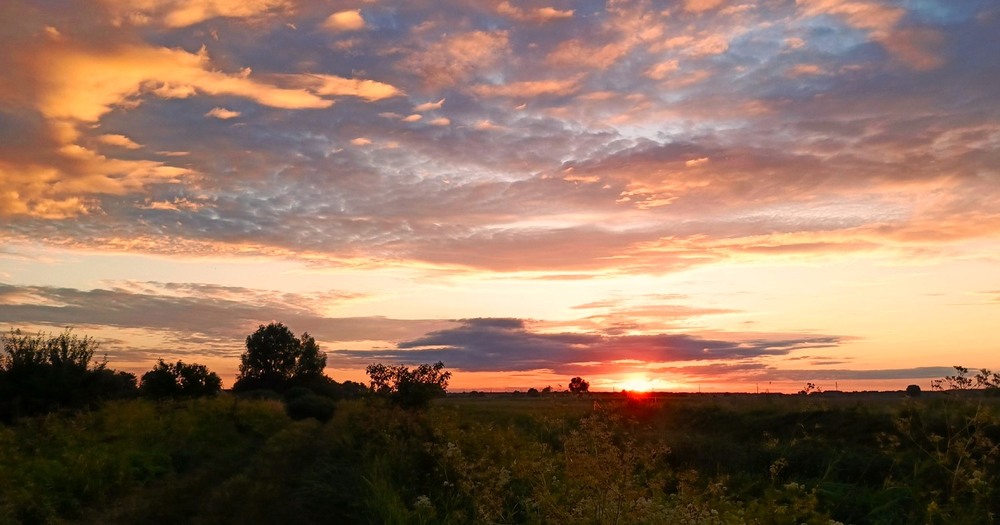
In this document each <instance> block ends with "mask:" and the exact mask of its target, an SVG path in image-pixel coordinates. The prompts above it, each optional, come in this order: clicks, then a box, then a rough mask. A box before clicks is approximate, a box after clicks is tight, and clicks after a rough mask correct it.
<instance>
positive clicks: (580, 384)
mask: <svg viewBox="0 0 1000 525" xmlns="http://www.w3.org/2000/svg"><path fill="white" fill-rule="evenodd" d="M589 390H590V383H588V382H587V381H585V380H584V379H583V378H582V377H574V378H573V379H570V380H569V391H570V392H573V393H578V394H579V393H583V392H587V391H589Z"/></svg>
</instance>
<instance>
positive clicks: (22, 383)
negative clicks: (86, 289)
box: [0, 330, 135, 419]
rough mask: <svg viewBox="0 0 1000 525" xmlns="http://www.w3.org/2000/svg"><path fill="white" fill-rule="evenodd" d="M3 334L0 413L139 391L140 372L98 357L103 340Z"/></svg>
mask: <svg viewBox="0 0 1000 525" xmlns="http://www.w3.org/2000/svg"><path fill="white" fill-rule="evenodd" d="M0 340H2V345H0V347H2V349H0V400H2V401H0V418H3V419H11V418H15V417H18V416H22V415H25V416H27V415H34V414H43V413H46V412H50V411H52V410H56V409H59V408H81V407H89V406H93V405H94V404H96V403H98V402H100V401H103V400H106V399H111V398H115V397H127V396H129V395H131V394H132V393H134V392H135V376H133V375H132V374H127V373H124V372H115V371H113V370H109V369H107V368H106V363H105V362H101V363H97V364H95V363H93V362H92V361H93V358H94V353H95V352H96V351H97V349H98V346H99V345H98V343H97V342H96V341H95V340H94V339H93V338H91V337H78V336H77V335H76V334H73V333H72V332H71V331H69V330H67V331H65V332H63V333H61V334H59V335H55V336H53V335H43V334H41V333H38V334H36V335H28V334H23V333H21V331H20V330H11V331H10V332H9V333H8V334H5V335H0Z"/></svg>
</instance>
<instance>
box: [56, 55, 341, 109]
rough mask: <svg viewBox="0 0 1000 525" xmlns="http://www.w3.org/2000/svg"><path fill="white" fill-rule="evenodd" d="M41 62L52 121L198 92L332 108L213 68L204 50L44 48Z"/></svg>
mask: <svg viewBox="0 0 1000 525" xmlns="http://www.w3.org/2000/svg"><path fill="white" fill-rule="evenodd" d="M39 58H40V61H39V62H38V64H39V65H38V66H36V67H37V68H38V69H37V74H38V76H39V83H40V85H41V92H40V93H39V96H38V98H39V110H40V111H41V112H42V113H43V114H44V115H45V116H47V117H48V118H52V119H69V120H73V121H80V122H96V121H98V120H99V119H100V118H101V117H102V116H103V115H104V114H106V113H108V112H110V111H112V109H114V108H115V107H120V106H126V107H128V106H132V107H134V106H135V105H136V104H137V102H138V100H139V99H138V97H140V96H142V95H155V96H157V97H161V98H167V99H170V98H188V97H191V96H194V95H195V94H198V93H203V94H207V95H234V96H239V97H245V98H249V99H251V100H254V101H255V102H257V103H259V104H263V105H265V106H271V107H275V108H284V109H315V108H326V107H330V105H331V104H332V102H331V101H329V100H325V99H323V98H320V97H319V96H317V95H316V94H313V93H310V92H308V91H306V90H303V89H284V88H279V87H276V86H273V85H269V84H266V83H262V82H257V81H255V80H253V79H251V78H250V77H249V75H247V74H225V73H222V72H220V71H217V70H214V69H213V68H212V67H211V65H210V60H209V57H208V54H207V53H206V52H204V51H202V52H199V53H188V52H187V51H184V50H181V49H168V48H156V47H146V46H136V45H132V46H123V47H119V48H116V49H114V50H102V51H95V50H88V49H67V48H59V49H49V50H46V51H44V52H42V54H41V57H39Z"/></svg>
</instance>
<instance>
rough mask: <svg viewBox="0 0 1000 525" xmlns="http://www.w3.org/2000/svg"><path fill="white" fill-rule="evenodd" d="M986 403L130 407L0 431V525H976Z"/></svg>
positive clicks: (999, 415)
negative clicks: (322, 411) (328, 413)
mask: <svg viewBox="0 0 1000 525" xmlns="http://www.w3.org/2000/svg"><path fill="white" fill-rule="evenodd" d="M997 403H998V400H997V399H995V398H993V399H987V398H976V397H956V396H925V397H924V398H917V399H905V398H903V397H902V396H868V397H865V396H848V397H822V396H773V395H761V396H752V395H744V396H712V395H705V396H696V395H688V396H661V397H658V398H647V399H639V400H628V399H626V398H622V397H619V396H611V395H590V396H571V395H558V394H556V395H542V396H538V397H529V396H513V395H491V396H485V397H472V396H462V395H454V396H449V397H447V398H444V399H441V400H438V401H436V402H435V403H434V404H433V405H432V407H431V408H430V409H428V410H425V411H406V410H403V409H400V408H399V407H396V406H392V405H390V404H386V403H382V402H379V401H378V400H351V401H341V402H339V403H338V404H337V406H336V410H335V412H334V414H333V416H332V418H331V419H329V421H327V422H325V423H324V422H320V421H317V420H315V419H303V420H300V421H293V420H291V419H290V418H289V417H288V416H287V415H286V414H285V411H284V408H283V406H282V405H281V403H280V402H277V401H270V400H246V399H236V398H234V397H231V396H228V395H223V396H220V397H218V398H214V399H201V400H190V401H182V402H161V403H155V402H150V401H143V400H131V401H122V402H115V403H109V404H106V405H105V406H103V407H102V408H100V409H97V410H93V411H85V412H78V413H63V414H53V415H49V416H46V417H38V418H33V419H24V420H21V421H19V422H18V423H16V424H14V425H10V426H0V524H7V523H10V524H14V523H17V524H21V523H24V524H31V523H43V524H44V523H206V524H207V523H275V522H288V523H292V522H294V523H307V524H308V523H330V522H335V523H442V524H465V523H555V522H566V521H577V522H584V523H601V524H604V523H608V524H612V523H613V524H624V523H706V524H708V523H761V524H771V523H774V524H781V523H789V524H792V523H794V524H798V523H810V524H812V523H815V524H824V525H828V524H829V523H831V520H833V521H832V522H838V521H839V522H842V523H854V524H910V523H914V524H915V523H942V524H943V523H963V524H964V523H969V524H991V523H994V521H995V518H994V516H996V515H997V513H998V512H1000V490H997V489H996V488H994V487H997V486H998V483H1000V479H998V478H1000V474H998V472H1000V469H998V465H997V460H998V459H1000V458H998V455H1000V451H998V446H997V443H1000V410H998V404H997Z"/></svg>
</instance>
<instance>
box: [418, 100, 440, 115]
mask: <svg viewBox="0 0 1000 525" xmlns="http://www.w3.org/2000/svg"><path fill="white" fill-rule="evenodd" d="M441 106H444V99H443V98H442V99H441V100H439V101H437V102H424V103H423V104H417V105H416V106H414V107H413V111H416V112H418V113H423V112H424V111H434V110H435V109H441Z"/></svg>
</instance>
